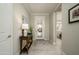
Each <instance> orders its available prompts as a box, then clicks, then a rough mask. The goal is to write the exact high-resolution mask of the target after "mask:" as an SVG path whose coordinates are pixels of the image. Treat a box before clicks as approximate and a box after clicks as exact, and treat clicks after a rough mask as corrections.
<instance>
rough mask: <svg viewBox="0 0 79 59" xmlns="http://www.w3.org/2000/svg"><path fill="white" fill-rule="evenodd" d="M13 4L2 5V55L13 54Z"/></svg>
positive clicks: (0, 42)
mask: <svg viewBox="0 0 79 59" xmlns="http://www.w3.org/2000/svg"><path fill="white" fill-rule="evenodd" d="M11 10H12V7H11V4H0V55H6V54H7V55H9V54H11V51H12V50H11V45H12V43H11V40H12V35H11V34H12V31H11V30H12V28H11V26H12V15H11V14H12V11H11Z"/></svg>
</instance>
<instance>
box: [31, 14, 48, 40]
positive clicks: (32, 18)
mask: <svg viewBox="0 0 79 59" xmlns="http://www.w3.org/2000/svg"><path fill="white" fill-rule="evenodd" d="M34 16H45V17H46V19H45V40H49V14H48V13H32V15H31V26H32V27H33V40H35V32H34Z"/></svg>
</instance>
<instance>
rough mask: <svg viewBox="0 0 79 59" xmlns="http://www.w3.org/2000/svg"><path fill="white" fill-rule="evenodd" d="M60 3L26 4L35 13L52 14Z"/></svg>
mask: <svg viewBox="0 0 79 59" xmlns="http://www.w3.org/2000/svg"><path fill="white" fill-rule="evenodd" d="M57 5H58V3H27V4H24V6H25V7H26V8H29V10H31V12H33V13H51V12H53V11H54V10H55V8H56V7H57Z"/></svg>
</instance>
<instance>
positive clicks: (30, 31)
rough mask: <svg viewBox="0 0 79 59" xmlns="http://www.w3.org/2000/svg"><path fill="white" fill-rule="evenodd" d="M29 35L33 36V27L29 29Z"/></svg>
mask: <svg viewBox="0 0 79 59" xmlns="http://www.w3.org/2000/svg"><path fill="white" fill-rule="evenodd" d="M28 35H32V27H31V26H30V27H29V30H28Z"/></svg>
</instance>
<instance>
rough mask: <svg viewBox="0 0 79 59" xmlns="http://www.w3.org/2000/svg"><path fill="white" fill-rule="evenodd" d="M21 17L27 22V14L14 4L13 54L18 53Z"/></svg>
mask: <svg viewBox="0 0 79 59" xmlns="http://www.w3.org/2000/svg"><path fill="white" fill-rule="evenodd" d="M22 16H25V17H27V19H28V20H29V13H28V11H27V10H26V9H25V8H24V6H23V5H22V4H14V28H13V29H14V41H13V44H14V47H13V48H14V50H13V51H14V54H17V53H18V52H19V51H20V44H19V36H21V34H22V32H21V30H22V29H21V26H22Z"/></svg>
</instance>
